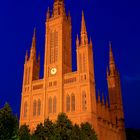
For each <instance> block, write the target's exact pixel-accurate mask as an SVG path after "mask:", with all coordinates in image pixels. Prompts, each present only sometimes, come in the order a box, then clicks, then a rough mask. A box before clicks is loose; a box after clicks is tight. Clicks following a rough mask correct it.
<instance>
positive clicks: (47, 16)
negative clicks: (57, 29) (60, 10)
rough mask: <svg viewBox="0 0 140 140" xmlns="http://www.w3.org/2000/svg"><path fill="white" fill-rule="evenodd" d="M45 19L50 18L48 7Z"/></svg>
mask: <svg viewBox="0 0 140 140" xmlns="http://www.w3.org/2000/svg"><path fill="white" fill-rule="evenodd" d="M46 18H47V20H48V19H49V18H50V8H49V7H48V10H47V15H46Z"/></svg>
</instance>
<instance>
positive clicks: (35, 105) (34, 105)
mask: <svg viewBox="0 0 140 140" xmlns="http://www.w3.org/2000/svg"><path fill="white" fill-rule="evenodd" d="M36 107H37V103H36V100H34V102H33V116H36Z"/></svg>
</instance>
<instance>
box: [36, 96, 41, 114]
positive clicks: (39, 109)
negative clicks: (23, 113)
mask: <svg viewBox="0 0 140 140" xmlns="http://www.w3.org/2000/svg"><path fill="white" fill-rule="evenodd" d="M37 114H38V116H40V114H41V101H40V99H39V100H38V110H37Z"/></svg>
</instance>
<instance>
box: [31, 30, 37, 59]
mask: <svg viewBox="0 0 140 140" xmlns="http://www.w3.org/2000/svg"><path fill="white" fill-rule="evenodd" d="M35 58H36V28H35V29H34V34H33V38H32V47H31V50H30V59H35Z"/></svg>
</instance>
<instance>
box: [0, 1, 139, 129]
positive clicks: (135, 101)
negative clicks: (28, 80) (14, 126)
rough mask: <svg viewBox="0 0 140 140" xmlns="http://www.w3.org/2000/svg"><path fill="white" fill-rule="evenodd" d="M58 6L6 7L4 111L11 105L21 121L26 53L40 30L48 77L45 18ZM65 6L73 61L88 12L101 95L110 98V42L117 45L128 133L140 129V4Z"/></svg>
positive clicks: (1, 52)
mask: <svg viewBox="0 0 140 140" xmlns="http://www.w3.org/2000/svg"><path fill="white" fill-rule="evenodd" d="M52 5H53V0H22V1H20V0H3V1H2V0H1V1H0V107H2V106H3V105H4V103H5V102H6V101H7V102H8V103H9V104H10V105H11V107H12V109H13V111H14V113H17V114H18V115H19V111H20V99H21V88H22V78H23V65H24V59H25V52H26V50H27V49H28V50H29V49H30V47H31V41H32V35H33V30H34V27H36V30H37V52H40V53H41V77H42V73H43V63H44V43H45V41H44V38H45V18H46V11H47V7H48V6H50V7H51V8H52ZM65 6H66V11H67V13H68V10H70V13H71V16H72V48H73V61H75V58H76V56H75V53H76V51H75V40H76V34H77V33H78V34H79V33H80V29H81V27H80V26H81V13H82V10H84V13H85V20H86V26H87V31H88V35H89V37H90V36H91V37H92V41H93V44H94V47H93V49H94V61H95V76H96V77H95V79H96V89H97V90H98V89H99V90H100V91H101V92H104V93H105V94H107V82H106V67H107V65H108V55H109V54H108V51H109V47H108V42H109V41H112V45H113V52H114V57H115V62H116V65H117V67H118V69H119V72H120V75H121V85H122V93H123V103H124V112H125V123H126V127H129V128H130V127H131V128H140V1H139V0H116V1H114V0H65ZM79 35H80V34H79ZM75 69H76V66H75V62H73V70H75Z"/></svg>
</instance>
